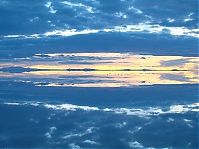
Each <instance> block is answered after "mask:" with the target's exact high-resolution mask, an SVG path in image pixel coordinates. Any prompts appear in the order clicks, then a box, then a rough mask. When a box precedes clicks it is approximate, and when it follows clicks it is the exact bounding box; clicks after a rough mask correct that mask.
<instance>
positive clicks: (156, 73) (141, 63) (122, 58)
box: [0, 53, 198, 87]
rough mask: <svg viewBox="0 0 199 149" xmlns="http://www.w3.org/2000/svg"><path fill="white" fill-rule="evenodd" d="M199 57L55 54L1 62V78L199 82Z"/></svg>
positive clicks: (92, 83)
mask: <svg viewBox="0 0 199 149" xmlns="http://www.w3.org/2000/svg"><path fill="white" fill-rule="evenodd" d="M197 64H198V58H197V57H182V56H152V55H135V54H132V53H55V54H36V55H34V56H33V57H30V58H22V59H15V60H14V61H12V62H1V63H0V71H2V72H1V74H0V77H1V78H4V79H6V78H13V79H14V80H15V81H22V82H32V83H33V84H35V85H36V86H62V87H68V86H73V87H132V86H139V85H154V84H197V83H198V71H197V70H198V65H197Z"/></svg>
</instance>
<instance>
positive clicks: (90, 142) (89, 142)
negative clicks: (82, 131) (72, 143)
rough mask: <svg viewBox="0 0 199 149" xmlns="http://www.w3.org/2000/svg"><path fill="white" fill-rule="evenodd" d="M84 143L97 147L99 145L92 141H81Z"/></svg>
mask: <svg viewBox="0 0 199 149" xmlns="http://www.w3.org/2000/svg"><path fill="white" fill-rule="evenodd" d="M83 142H84V143H88V144H92V145H97V144H99V143H97V142H95V141H92V140H85V141H83Z"/></svg>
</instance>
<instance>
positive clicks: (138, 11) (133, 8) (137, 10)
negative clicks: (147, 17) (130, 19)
mask: <svg viewBox="0 0 199 149" xmlns="http://www.w3.org/2000/svg"><path fill="white" fill-rule="evenodd" d="M128 10H132V11H133V12H134V13H136V14H143V11H141V10H140V9H138V8H135V7H133V6H130V7H129V8H128Z"/></svg>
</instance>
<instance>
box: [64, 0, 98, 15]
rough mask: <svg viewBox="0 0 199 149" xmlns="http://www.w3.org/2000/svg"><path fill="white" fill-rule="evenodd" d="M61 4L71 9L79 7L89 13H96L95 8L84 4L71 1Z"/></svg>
mask: <svg viewBox="0 0 199 149" xmlns="http://www.w3.org/2000/svg"><path fill="white" fill-rule="evenodd" d="M61 3H62V4H64V5H67V6H69V7H71V8H73V7H79V8H83V9H85V10H86V11H88V12H89V13H94V10H93V7H91V6H87V5H84V4H82V3H71V2H69V1H63V2H61Z"/></svg>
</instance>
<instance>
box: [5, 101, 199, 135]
mask: <svg viewBox="0 0 199 149" xmlns="http://www.w3.org/2000/svg"><path fill="white" fill-rule="evenodd" d="M4 104H6V105H10V106H25V105H26V106H41V107H45V108H48V109H52V110H66V111H77V110H83V111H102V112H113V113H115V114H126V115H134V116H138V117H145V118H148V117H150V116H158V115H162V114H179V113H187V112H199V103H193V104H186V105H171V106H170V107H169V108H164V107H162V108H161V107H149V108H143V109H141V108H122V107H120V108H99V107H91V106H79V105H73V104H44V103H39V102H21V103H20V102H18V103H17V102H5V103H4ZM171 120H172V119H170V121H171ZM122 125H124V126H125V125H126V122H125V123H123V124H122ZM51 130H52V131H54V130H56V129H55V128H53V127H52V128H51ZM93 130H94V127H91V128H88V129H87V130H86V132H85V133H92V132H93ZM50 132H51V131H50Z"/></svg>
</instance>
